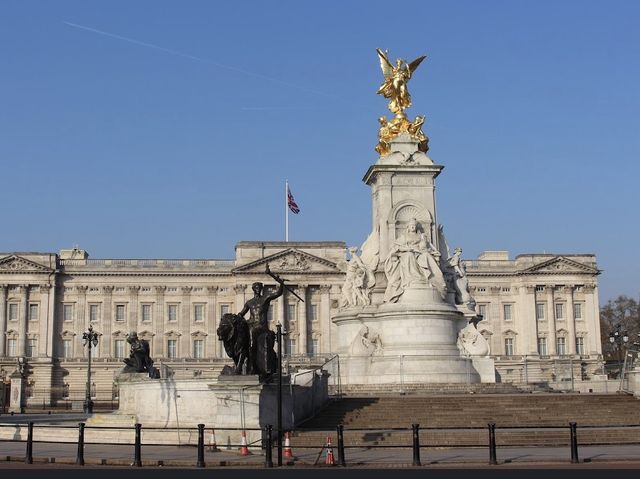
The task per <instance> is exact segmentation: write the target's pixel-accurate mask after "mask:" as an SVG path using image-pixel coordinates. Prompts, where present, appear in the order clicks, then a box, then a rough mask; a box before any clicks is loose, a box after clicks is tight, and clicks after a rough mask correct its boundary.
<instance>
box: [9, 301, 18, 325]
mask: <svg viewBox="0 0 640 479" xmlns="http://www.w3.org/2000/svg"><path fill="white" fill-rule="evenodd" d="M17 320H18V303H9V321H17Z"/></svg>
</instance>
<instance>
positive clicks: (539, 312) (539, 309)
mask: <svg viewBox="0 0 640 479" xmlns="http://www.w3.org/2000/svg"><path fill="white" fill-rule="evenodd" d="M536 319H537V320H539V321H542V320H544V303H536Z"/></svg>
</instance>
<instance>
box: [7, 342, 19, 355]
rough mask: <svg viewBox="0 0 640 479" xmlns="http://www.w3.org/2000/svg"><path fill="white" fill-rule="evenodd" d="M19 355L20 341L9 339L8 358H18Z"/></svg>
mask: <svg viewBox="0 0 640 479" xmlns="http://www.w3.org/2000/svg"><path fill="white" fill-rule="evenodd" d="M17 355H18V340H17V339H15V338H9V339H7V356H10V357H14V358H15V357H16V356H17Z"/></svg>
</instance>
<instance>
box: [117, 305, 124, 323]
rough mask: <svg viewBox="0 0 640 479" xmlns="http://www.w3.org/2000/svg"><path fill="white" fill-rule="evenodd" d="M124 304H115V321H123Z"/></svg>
mask: <svg viewBox="0 0 640 479" xmlns="http://www.w3.org/2000/svg"><path fill="white" fill-rule="evenodd" d="M124 315H125V308H124V304H116V321H124Z"/></svg>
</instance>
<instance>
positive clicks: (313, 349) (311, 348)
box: [307, 339, 319, 356]
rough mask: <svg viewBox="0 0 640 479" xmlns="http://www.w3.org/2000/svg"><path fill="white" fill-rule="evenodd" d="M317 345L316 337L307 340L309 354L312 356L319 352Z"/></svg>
mask: <svg viewBox="0 0 640 479" xmlns="http://www.w3.org/2000/svg"><path fill="white" fill-rule="evenodd" d="M318 346H319V341H318V339H312V340H311V341H309V344H308V348H307V349H308V354H309V356H313V355H315V354H318V353H319V351H318Z"/></svg>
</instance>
